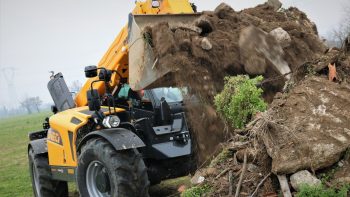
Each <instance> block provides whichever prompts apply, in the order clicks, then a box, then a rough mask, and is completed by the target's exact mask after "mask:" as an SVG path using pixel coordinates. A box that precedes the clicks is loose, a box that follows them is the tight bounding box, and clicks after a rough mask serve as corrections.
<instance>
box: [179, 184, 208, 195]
mask: <svg viewBox="0 0 350 197" xmlns="http://www.w3.org/2000/svg"><path fill="white" fill-rule="evenodd" d="M210 190H211V187H210V186H208V185H199V186H195V187H191V188H189V189H187V190H185V191H184V192H183V193H182V194H181V197H201V196H202V195H203V194H206V193H208V192H210Z"/></svg>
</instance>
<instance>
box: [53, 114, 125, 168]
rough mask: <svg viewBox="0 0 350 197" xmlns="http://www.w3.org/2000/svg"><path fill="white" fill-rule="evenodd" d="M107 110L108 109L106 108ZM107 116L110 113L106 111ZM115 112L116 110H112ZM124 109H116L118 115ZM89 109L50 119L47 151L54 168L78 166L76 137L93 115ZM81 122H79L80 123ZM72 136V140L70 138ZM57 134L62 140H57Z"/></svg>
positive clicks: (56, 115) (54, 116)
mask: <svg viewBox="0 0 350 197" xmlns="http://www.w3.org/2000/svg"><path fill="white" fill-rule="evenodd" d="M104 108H105V109H106V107H104ZM105 111H106V112H105V114H106V115H107V114H108V113H109V112H108V110H105ZM112 111H113V112H114V110H112ZM123 111H125V110H124V109H121V108H116V113H119V112H123ZM89 114H91V113H89V109H88V107H78V108H73V109H68V110H66V111H63V112H59V113H57V114H55V115H52V116H51V117H50V120H49V122H50V127H51V128H50V129H49V131H48V136H47V138H48V140H47V149H48V154H49V164H50V165H53V166H72V167H75V166H77V154H76V145H75V144H76V136H77V132H78V129H79V128H81V127H82V126H84V125H85V124H86V123H87V121H88V120H89V118H91V115H89ZM72 119H78V120H80V123H73V121H72ZM78 122H79V121H78ZM69 132H71V134H72V140H71V139H70V138H69ZM57 133H58V135H59V137H60V138H61V140H56V139H57Z"/></svg>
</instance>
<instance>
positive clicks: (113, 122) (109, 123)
mask: <svg viewBox="0 0 350 197" xmlns="http://www.w3.org/2000/svg"><path fill="white" fill-rule="evenodd" d="M102 124H103V126H105V127H107V128H116V127H118V126H119V125H120V118H119V117H118V116H107V117H105V118H104V119H103V121H102Z"/></svg>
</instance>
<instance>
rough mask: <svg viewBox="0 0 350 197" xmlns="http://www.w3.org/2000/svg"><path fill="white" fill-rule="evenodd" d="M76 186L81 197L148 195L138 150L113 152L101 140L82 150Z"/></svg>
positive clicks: (143, 168) (145, 172) (140, 196)
mask: <svg viewBox="0 0 350 197" xmlns="http://www.w3.org/2000/svg"><path fill="white" fill-rule="evenodd" d="M77 183H78V188H79V192H80V195H81V196H84V197H109V196H111V197H124V196H127V197H142V196H148V187H149V181H148V176H147V169H146V166H145V164H144V162H143V160H142V158H141V155H140V154H139V153H138V152H137V150H136V149H129V150H123V151H116V150H115V149H114V148H113V146H112V145H111V144H110V143H109V142H107V141H106V140H104V139H101V138H97V139H92V140H89V141H88V142H87V143H86V145H84V146H83V147H82V149H81V153H80V155H79V163H78V168H77Z"/></svg>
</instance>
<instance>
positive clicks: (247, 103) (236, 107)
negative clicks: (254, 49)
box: [214, 75, 267, 128]
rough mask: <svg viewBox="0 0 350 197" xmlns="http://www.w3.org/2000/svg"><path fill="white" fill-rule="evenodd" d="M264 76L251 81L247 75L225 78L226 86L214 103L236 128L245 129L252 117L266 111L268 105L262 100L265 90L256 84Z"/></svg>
mask: <svg viewBox="0 0 350 197" xmlns="http://www.w3.org/2000/svg"><path fill="white" fill-rule="evenodd" d="M262 80H263V77H262V76H258V77H255V78H253V79H250V78H249V76H247V75H238V76H235V77H225V86H224V89H223V91H222V92H221V93H219V94H218V95H216V96H215V99H214V103H215V106H216V108H217V110H218V112H219V113H220V114H221V115H222V116H223V117H224V118H225V119H226V120H227V121H228V122H230V123H231V124H232V126H233V127H235V128H243V127H244V126H245V124H247V123H248V122H249V121H250V119H251V117H252V115H254V114H255V113H257V112H259V111H265V110H266V107H267V104H266V103H265V102H264V100H263V99H262V97H261V95H262V93H263V90H262V89H261V88H258V87H257V86H256V84H258V83H260V82H261V81H262Z"/></svg>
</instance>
